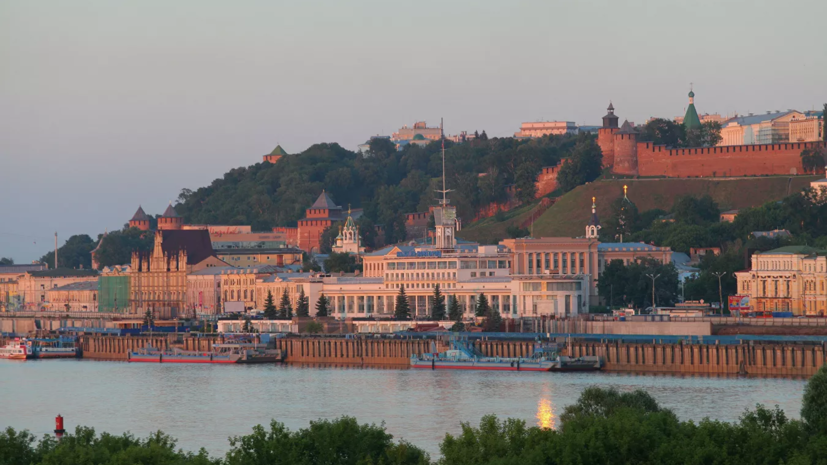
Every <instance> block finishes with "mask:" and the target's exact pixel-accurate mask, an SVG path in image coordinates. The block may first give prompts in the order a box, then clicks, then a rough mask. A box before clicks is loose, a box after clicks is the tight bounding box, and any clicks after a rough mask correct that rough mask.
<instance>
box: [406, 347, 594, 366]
mask: <svg viewBox="0 0 827 465" xmlns="http://www.w3.org/2000/svg"><path fill="white" fill-rule="evenodd" d="M411 367H412V368H425V369H431V370H493V371H596V370H600V368H601V367H602V361H601V360H600V358H599V357H580V358H571V357H566V356H562V355H559V354H558V353H557V350H556V349H550V348H549V347H547V346H543V345H540V344H537V345H535V348H534V353H533V355H532V356H531V357H487V356H485V355H483V354H482V353H480V352H479V351H477V350H476V349H472V348H471V347H470V346H469V345H467V344H465V343H464V342H463V341H458V340H452V341H451V349H450V350H446V351H445V352H441V353H437V352H436V351H434V352H433V353H427V354H421V355H416V354H414V355H411Z"/></svg>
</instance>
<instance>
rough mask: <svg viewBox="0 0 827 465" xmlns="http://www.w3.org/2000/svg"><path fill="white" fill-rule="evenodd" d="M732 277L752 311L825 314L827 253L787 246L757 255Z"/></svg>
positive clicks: (826, 300) (826, 312) (826, 308)
mask: <svg viewBox="0 0 827 465" xmlns="http://www.w3.org/2000/svg"><path fill="white" fill-rule="evenodd" d="M735 276H736V278H737V279H738V293H739V294H740V295H741V296H748V297H749V301H750V308H751V310H752V311H756V312H792V313H793V314H795V315H806V316H825V315H827V251H824V250H818V249H815V248H812V247H808V246H787V247H781V248H778V249H775V250H769V251H767V252H756V253H755V254H753V255H752V259H751V266H750V269H748V270H744V271H739V272H736V273H735Z"/></svg>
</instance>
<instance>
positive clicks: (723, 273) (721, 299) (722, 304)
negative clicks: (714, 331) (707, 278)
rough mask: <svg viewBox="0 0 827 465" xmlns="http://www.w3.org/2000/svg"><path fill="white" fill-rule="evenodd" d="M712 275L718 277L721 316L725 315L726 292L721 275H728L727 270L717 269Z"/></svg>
mask: <svg viewBox="0 0 827 465" xmlns="http://www.w3.org/2000/svg"><path fill="white" fill-rule="evenodd" d="M712 275H713V276H717V277H718V305H719V306H720V310H721V316H724V292H723V288H722V287H721V277H723V276H724V275H726V272H724V271H716V272H714V273H712Z"/></svg>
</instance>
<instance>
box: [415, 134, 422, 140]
mask: <svg viewBox="0 0 827 465" xmlns="http://www.w3.org/2000/svg"><path fill="white" fill-rule="evenodd" d="M413 140H425V136H423V135H422V134H417V135H415V136H413Z"/></svg>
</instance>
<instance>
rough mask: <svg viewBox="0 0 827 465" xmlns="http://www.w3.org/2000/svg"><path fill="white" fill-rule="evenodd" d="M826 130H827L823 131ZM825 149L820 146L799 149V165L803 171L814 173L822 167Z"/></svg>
mask: <svg viewBox="0 0 827 465" xmlns="http://www.w3.org/2000/svg"><path fill="white" fill-rule="evenodd" d="M825 132H827V131H825ZM825 159H827V157H825V150H824V149H823V148H821V147H813V148H808V149H804V150H802V151H801V165H802V166H803V167H804V172H805V173H815V172H817V171H818V170H820V169H822V168H823V167H824V164H825Z"/></svg>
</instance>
